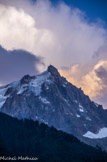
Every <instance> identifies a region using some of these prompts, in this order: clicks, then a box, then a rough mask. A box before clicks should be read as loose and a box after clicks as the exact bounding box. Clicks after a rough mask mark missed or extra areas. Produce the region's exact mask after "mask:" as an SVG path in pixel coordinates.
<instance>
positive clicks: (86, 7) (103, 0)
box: [33, 0, 107, 27]
mask: <svg viewBox="0 0 107 162" xmlns="http://www.w3.org/2000/svg"><path fill="white" fill-rule="evenodd" d="M33 1H36V0H33ZM50 1H51V2H52V4H53V5H57V4H58V3H60V2H64V3H65V4H67V5H68V6H70V7H71V8H73V7H74V8H79V9H80V10H82V11H83V12H84V13H85V14H86V15H87V17H88V18H89V19H88V20H89V21H92V22H95V21H98V19H101V20H102V21H104V24H103V26H104V27H107V0H50Z"/></svg>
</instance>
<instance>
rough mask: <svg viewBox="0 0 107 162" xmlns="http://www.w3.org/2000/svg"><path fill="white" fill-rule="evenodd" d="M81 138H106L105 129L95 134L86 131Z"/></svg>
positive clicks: (106, 132)
mask: <svg viewBox="0 0 107 162" xmlns="http://www.w3.org/2000/svg"><path fill="white" fill-rule="evenodd" d="M83 136H84V137H87V138H91V139H98V138H105V137H107V128H106V127H104V128H101V129H100V130H99V132H98V133H96V134H95V133H92V132H90V131H88V132H87V133H85V134H84V135H83Z"/></svg>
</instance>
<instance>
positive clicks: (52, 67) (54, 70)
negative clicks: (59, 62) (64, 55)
mask: <svg viewBox="0 0 107 162" xmlns="http://www.w3.org/2000/svg"><path fill="white" fill-rule="evenodd" d="M48 72H50V73H51V74H52V75H56V76H60V74H59V72H58V70H57V69H56V68H55V67H54V66H53V65H50V66H48Z"/></svg>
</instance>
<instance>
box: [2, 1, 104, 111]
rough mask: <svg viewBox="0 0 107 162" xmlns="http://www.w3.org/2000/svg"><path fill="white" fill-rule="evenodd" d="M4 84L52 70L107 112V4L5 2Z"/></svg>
mask: <svg viewBox="0 0 107 162" xmlns="http://www.w3.org/2000/svg"><path fill="white" fill-rule="evenodd" d="M0 45H1V46H0V84H1V85H4V84H7V83H10V82H12V81H14V80H18V79H20V78H21V77H23V75H25V74H28V73H29V74H30V75H35V74H37V73H39V72H41V71H43V70H44V69H46V68H47V66H48V65H50V64H52V65H54V66H55V67H56V68H58V70H59V72H60V74H61V75H63V76H64V77H66V78H67V79H68V80H69V81H70V82H72V83H73V84H74V85H76V86H77V87H81V88H82V90H83V91H84V93H85V94H87V95H89V96H90V98H91V99H92V100H94V101H95V102H97V103H99V104H102V105H103V107H104V108H107V101H106V96H107V0H87V1H86V0H18V1H17V0H0Z"/></svg>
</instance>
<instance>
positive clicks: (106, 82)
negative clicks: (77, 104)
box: [59, 53, 107, 109]
mask: <svg viewBox="0 0 107 162" xmlns="http://www.w3.org/2000/svg"><path fill="white" fill-rule="evenodd" d="M106 54H107V53H106ZM93 62H95V61H93ZM59 72H60V73H61V75H63V76H65V77H66V78H67V79H68V80H69V81H70V82H71V83H73V84H74V85H76V86H77V87H79V88H80V87H81V88H82V90H83V91H84V93H85V94H87V95H88V96H90V97H91V99H92V100H94V101H96V102H98V103H99V104H102V105H103V107H104V108H106V109H107V99H106V96H107V60H99V61H98V62H97V63H96V64H93V65H92V62H91V63H90V62H88V63H86V64H76V65H73V66H71V67H70V68H62V69H59Z"/></svg>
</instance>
